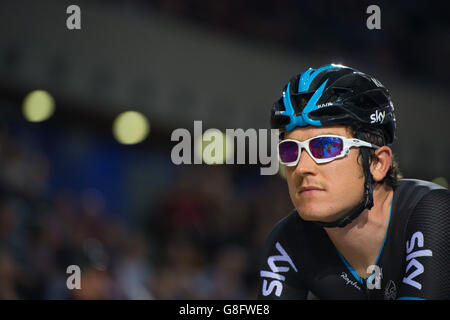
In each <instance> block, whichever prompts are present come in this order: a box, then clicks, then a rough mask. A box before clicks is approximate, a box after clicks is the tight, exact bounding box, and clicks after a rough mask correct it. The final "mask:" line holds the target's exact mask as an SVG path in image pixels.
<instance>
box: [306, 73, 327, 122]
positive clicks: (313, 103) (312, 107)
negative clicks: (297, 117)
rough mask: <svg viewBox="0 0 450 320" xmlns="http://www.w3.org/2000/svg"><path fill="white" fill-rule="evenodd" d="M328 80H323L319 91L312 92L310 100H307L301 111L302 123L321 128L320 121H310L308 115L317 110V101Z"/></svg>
mask: <svg viewBox="0 0 450 320" xmlns="http://www.w3.org/2000/svg"><path fill="white" fill-rule="evenodd" d="M327 82H328V79H327V80H325V81H324V82H323V83H322V85H321V86H320V88H319V89H317V90H316V92H314V94H313V95H312V97H311V99H309V101H308V103H307V104H306V106H305V108H304V109H303V112H302V116H303V119H304V121H305V122H306V123H307V124H310V125H312V126H319V127H320V126H322V122H320V120H311V118H310V117H309V116H308V114H309V113H310V112H311V111H314V110H317V109H319V107H318V106H317V101H319V99H320V97H321V96H322V93H323V90H324V89H325V86H326V85H327Z"/></svg>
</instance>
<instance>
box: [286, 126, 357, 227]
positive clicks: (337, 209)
mask: <svg viewBox="0 0 450 320" xmlns="http://www.w3.org/2000/svg"><path fill="white" fill-rule="evenodd" d="M324 134H333V135H339V136H343V137H348V138H351V137H352V136H351V132H350V131H349V130H348V129H347V128H346V127H344V126H329V127H324V128H319V127H306V128H296V129H295V130H293V131H290V132H288V133H287V134H286V135H285V139H295V140H299V141H304V140H306V139H309V138H312V137H315V136H318V135H324ZM358 155H359V148H351V149H350V152H349V154H348V155H347V156H345V157H343V158H340V159H336V160H333V161H331V162H328V163H323V164H317V163H316V162H314V160H313V159H312V158H311V157H310V156H309V154H308V153H307V152H306V150H302V152H301V156H300V160H299V162H298V164H297V166H293V167H286V179H287V182H288V187H289V195H290V197H291V200H292V203H293V204H294V206H295V208H296V209H297V212H298V213H299V214H300V216H301V217H302V219H303V220H311V221H322V222H331V221H335V220H337V219H339V218H342V217H344V216H345V215H346V214H347V213H348V212H349V211H350V210H351V209H353V208H354V207H355V206H356V205H358V203H359V202H360V201H361V200H362V198H363V193H364V174H363V169H362V166H361V164H360V163H358V161H357V159H358ZM305 187H307V188H308V187H316V188H318V189H319V190H304V188H305Z"/></svg>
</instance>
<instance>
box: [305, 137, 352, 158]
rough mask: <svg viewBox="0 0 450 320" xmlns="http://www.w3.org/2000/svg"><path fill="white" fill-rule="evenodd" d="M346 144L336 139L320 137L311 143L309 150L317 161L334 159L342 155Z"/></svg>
mask: <svg viewBox="0 0 450 320" xmlns="http://www.w3.org/2000/svg"><path fill="white" fill-rule="evenodd" d="M343 148H344V142H343V141H342V139H341V138H336V137H319V138H315V139H312V140H311V141H310V142H309V150H310V151H311V153H312V155H313V156H314V157H315V158H317V159H328V158H334V157H336V156H338V155H340V154H341V152H342V149H343Z"/></svg>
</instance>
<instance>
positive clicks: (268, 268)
mask: <svg viewBox="0 0 450 320" xmlns="http://www.w3.org/2000/svg"><path fill="white" fill-rule="evenodd" d="M288 224H289V223H288V220H287V219H286V218H285V219H283V220H281V221H280V222H279V223H278V224H277V225H276V226H275V228H274V229H273V230H272V232H271V233H270V235H269V237H268V239H267V241H266V244H265V248H264V253H263V257H262V259H261V260H262V261H261V263H260V266H261V267H260V269H259V270H260V271H259V274H258V275H257V276H258V299H261V300H276V299H283V300H288V299H306V298H307V293H308V289H307V288H306V286H305V285H304V283H303V281H302V278H301V276H300V272H301V270H299V269H298V265H297V261H296V259H295V256H296V255H295V250H292V249H293V248H290V246H289V243H288V241H287V237H286V236H285V235H286V233H287V232H288V230H286V229H288V228H286V227H287V225H288Z"/></svg>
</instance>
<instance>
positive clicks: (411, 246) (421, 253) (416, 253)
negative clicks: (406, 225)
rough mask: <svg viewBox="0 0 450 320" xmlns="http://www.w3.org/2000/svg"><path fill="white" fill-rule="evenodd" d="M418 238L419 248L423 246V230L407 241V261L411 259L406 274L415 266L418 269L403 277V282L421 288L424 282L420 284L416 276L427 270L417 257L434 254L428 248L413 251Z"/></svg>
mask: <svg viewBox="0 0 450 320" xmlns="http://www.w3.org/2000/svg"><path fill="white" fill-rule="evenodd" d="M416 240H417V246H418V247H419V248H423V234H422V232H420V231H417V232H415V233H414V234H413V235H412V237H411V242H409V241H406V254H407V256H406V262H408V261H409V263H408V265H407V266H406V271H405V274H407V273H408V271H409V270H410V269H411V268H412V267H415V268H416V269H415V271H414V272H412V273H410V274H409V276H407V277H404V278H403V283H406V284H408V285H410V286H413V287H414V288H416V289H419V290H421V289H422V284H420V283H419V282H418V281H416V280H414V278H416V277H417V276H419V275H421V274H422V273H423V272H424V271H425V269H424V267H423V265H422V264H421V263H420V262H419V261H417V259H416V258H419V257H431V256H433V252H432V251H431V250H428V249H427V250H416V251H414V252H412V251H413V250H414V245H415V242H416Z"/></svg>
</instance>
